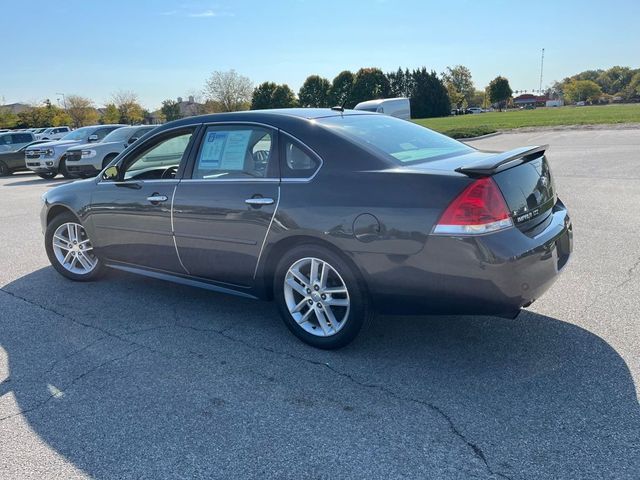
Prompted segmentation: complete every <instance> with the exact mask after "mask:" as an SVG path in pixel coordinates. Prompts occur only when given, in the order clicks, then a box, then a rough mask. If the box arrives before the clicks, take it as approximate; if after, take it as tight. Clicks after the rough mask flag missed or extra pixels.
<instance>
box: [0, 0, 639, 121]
mask: <svg viewBox="0 0 640 480" xmlns="http://www.w3.org/2000/svg"><path fill="white" fill-rule="evenodd" d="M1 10H2V12H1V13H0V38H2V46H1V47H0V50H4V54H3V55H2V57H3V60H2V61H1V63H0V101H1V100H2V98H3V97H4V100H5V101H6V102H7V103H12V102H19V101H20V102H38V101H41V100H42V99H44V98H50V99H52V101H55V99H56V98H57V97H58V95H56V94H57V93H59V92H64V93H66V94H71V93H75V94H79V95H84V96H88V97H91V98H92V99H93V100H94V101H95V102H96V104H98V105H102V104H104V103H105V102H107V101H108V100H109V97H110V96H111V94H112V93H113V92H115V91H117V90H131V91H134V92H136V93H137V94H138V96H139V98H140V100H141V102H142V103H143V105H144V106H145V107H147V108H149V109H155V108H157V107H158V106H159V105H160V102H161V101H162V100H163V99H165V98H175V97H178V96H183V97H186V96H187V95H188V94H189V93H190V92H199V91H201V90H202V88H203V85H204V82H205V80H206V78H207V76H208V75H209V74H210V72H212V71H214V70H228V69H232V68H233V69H235V70H237V71H238V72H240V73H242V74H243V75H246V76H248V77H250V78H251V79H252V81H253V82H254V83H255V84H258V83H260V82H263V81H266V80H269V81H275V82H279V83H288V84H289V85H290V86H291V87H292V88H293V89H294V90H296V91H297V89H298V88H299V87H300V85H301V84H302V82H303V81H304V79H305V78H306V77H307V76H308V75H310V74H320V75H323V76H326V77H327V78H329V79H332V78H333V77H334V76H335V75H336V74H337V73H339V72H340V71H341V70H344V69H350V70H353V71H355V70H357V69H358V68H360V67H368V66H376V67H380V68H382V69H383V70H384V71H390V70H395V69H397V68H398V66H402V67H410V68H414V67H420V66H423V65H424V66H426V67H428V68H429V69H434V70H436V71H437V72H441V71H443V70H444V69H445V67H446V66H447V65H456V64H463V65H466V66H467V67H469V68H470V69H471V73H472V75H473V79H474V81H475V84H476V87H479V88H482V87H484V86H485V85H486V84H487V83H488V82H489V81H490V80H491V79H492V78H493V77H495V76H496V75H498V74H501V75H505V76H507V77H508V78H509V79H510V81H511V86H512V88H513V89H514V90H516V89H517V90H521V89H533V88H537V87H538V81H539V69H540V50H541V48H543V47H544V48H545V73H544V82H543V83H544V84H545V85H548V84H551V83H552V82H553V80H561V79H562V78H564V77H565V76H568V75H571V74H573V73H577V72H579V71H582V70H585V69H591V68H608V67H610V66H613V65H627V66H631V67H634V68H638V67H640V28H639V26H638V19H640V0H609V1H607V2H600V1H598V2H596V1H593V0H565V1H563V0H556V1H546V0H538V1H535V2H533V1H527V2H516V1H506V0H482V1H480V0H448V1H431V0H271V1H264V0H261V1H250V0H245V1H243V0H236V1H229V0H219V1H206V0H194V1H184V2H182V1H166V0H157V1H150V0H147V1H143V0H138V1H135V0H129V1H125V0H108V1H107V0H99V1H97V0H94V1H80V0H64V1H50V0H48V1H39V0H38V1H33V0H32V1H28V2H27V1H14V0H10V1H7V2H3V5H2V9H1Z"/></svg>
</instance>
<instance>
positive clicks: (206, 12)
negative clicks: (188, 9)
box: [188, 10, 218, 18]
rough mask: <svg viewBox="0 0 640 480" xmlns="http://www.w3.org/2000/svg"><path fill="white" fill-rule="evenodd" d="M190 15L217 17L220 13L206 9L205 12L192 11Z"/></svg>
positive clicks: (195, 16)
mask: <svg viewBox="0 0 640 480" xmlns="http://www.w3.org/2000/svg"><path fill="white" fill-rule="evenodd" d="M188 16H189V17H194V18H205V17H217V16H218V14H217V13H216V12H214V11H213V10H205V11H204V12H198V13H190V14H189V15H188Z"/></svg>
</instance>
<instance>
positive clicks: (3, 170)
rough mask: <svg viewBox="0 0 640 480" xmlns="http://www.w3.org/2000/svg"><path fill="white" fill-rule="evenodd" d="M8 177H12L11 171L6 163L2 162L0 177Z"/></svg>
mask: <svg viewBox="0 0 640 480" xmlns="http://www.w3.org/2000/svg"><path fill="white" fill-rule="evenodd" d="M7 175H11V170H9V167H7V164H6V163H4V162H0V177H6V176H7Z"/></svg>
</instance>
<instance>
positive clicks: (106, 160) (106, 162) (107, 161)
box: [102, 153, 118, 170]
mask: <svg viewBox="0 0 640 480" xmlns="http://www.w3.org/2000/svg"><path fill="white" fill-rule="evenodd" d="M117 156H118V154H117V153H116V154H114V153H111V154H109V155H107V156H106V157H104V160H102V170H104V169H105V168H107V165H109V164H110V163H111V161H112V160H113V159H114V158H116V157H117Z"/></svg>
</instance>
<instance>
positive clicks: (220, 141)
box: [198, 132, 228, 170]
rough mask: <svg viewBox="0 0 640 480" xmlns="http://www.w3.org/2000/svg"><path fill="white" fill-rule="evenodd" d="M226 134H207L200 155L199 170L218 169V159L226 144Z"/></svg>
mask: <svg viewBox="0 0 640 480" xmlns="http://www.w3.org/2000/svg"><path fill="white" fill-rule="evenodd" d="M227 135H228V134H227V132H207V136H206V138H205V141H204V145H203V147H202V153H201V154H200V162H199V163H198V167H199V168H207V169H211V170H213V169H218V168H220V157H222V152H223V151H224V146H225V144H226V143H227Z"/></svg>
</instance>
